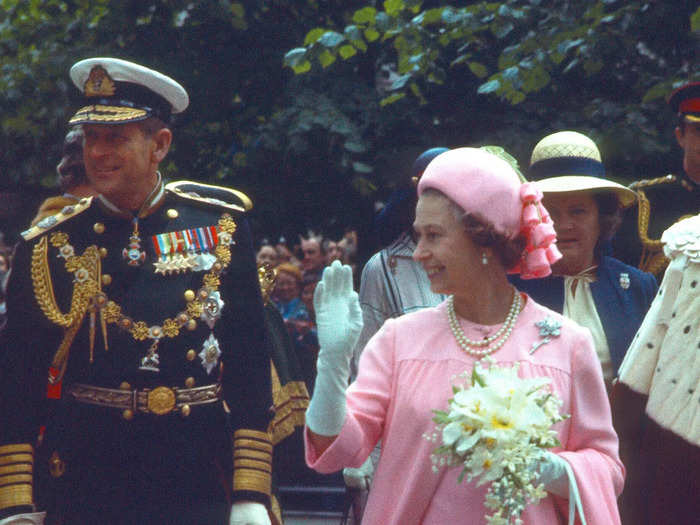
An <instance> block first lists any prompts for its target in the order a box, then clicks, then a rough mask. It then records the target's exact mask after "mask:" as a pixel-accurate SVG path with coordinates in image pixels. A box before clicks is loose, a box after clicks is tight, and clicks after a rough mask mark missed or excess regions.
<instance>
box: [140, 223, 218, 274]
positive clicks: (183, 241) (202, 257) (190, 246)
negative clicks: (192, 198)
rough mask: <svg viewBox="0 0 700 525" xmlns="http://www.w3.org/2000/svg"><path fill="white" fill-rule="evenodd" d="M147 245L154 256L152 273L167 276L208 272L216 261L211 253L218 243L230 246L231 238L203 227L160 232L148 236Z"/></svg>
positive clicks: (212, 228)
mask: <svg viewBox="0 0 700 525" xmlns="http://www.w3.org/2000/svg"><path fill="white" fill-rule="evenodd" d="M151 242H152V244H153V249H154V251H155V253H156V261H155V262H154V263H153V267H154V271H155V273H160V274H163V275H169V274H171V273H180V272H186V271H188V270H193V271H196V272H197V271H206V270H209V269H211V267H212V265H213V264H214V262H215V261H216V256H215V255H214V254H213V253H212V252H213V251H214V250H215V248H216V247H217V246H218V245H219V244H230V243H231V236H230V234H227V233H226V232H220V231H219V229H218V228H217V226H203V227H201V228H192V229H188V230H180V231H173V232H167V233H160V234H158V235H154V236H153V237H151Z"/></svg>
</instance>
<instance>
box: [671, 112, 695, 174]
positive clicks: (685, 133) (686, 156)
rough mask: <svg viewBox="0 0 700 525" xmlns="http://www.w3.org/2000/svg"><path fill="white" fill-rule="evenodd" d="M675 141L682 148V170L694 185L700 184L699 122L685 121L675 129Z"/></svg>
mask: <svg viewBox="0 0 700 525" xmlns="http://www.w3.org/2000/svg"><path fill="white" fill-rule="evenodd" d="M676 140H677V141H678V145H679V146H680V147H681V148H683V170H684V171H685V173H686V174H687V175H688V177H690V179H691V180H692V181H693V182H695V183H696V184H700V122H689V121H687V120H686V122H685V125H684V126H683V127H680V126H679V127H677V128H676Z"/></svg>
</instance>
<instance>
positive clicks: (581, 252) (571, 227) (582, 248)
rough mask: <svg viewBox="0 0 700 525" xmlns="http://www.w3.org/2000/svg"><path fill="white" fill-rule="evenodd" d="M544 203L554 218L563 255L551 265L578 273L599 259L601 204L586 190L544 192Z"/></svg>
mask: <svg viewBox="0 0 700 525" xmlns="http://www.w3.org/2000/svg"><path fill="white" fill-rule="evenodd" d="M542 202H543V204H544V206H545V208H547V211H549V214H550V215H551V217H552V221H553V222H554V230H555V231H556V232H557V247H558V248H559V251H560V252H561V253H562V255H563V257H562V259H561V260H560V261H559V262H558V263H556V264H555V265H554V266H553V267H552V269H553V271H554V272H555V273H558V274H562V275H576V274H577V273H579V272H581V271H583V270H585V269H587V268H589V267H590V266H592V265H594V264H595V263H596V256H595V247H596V243H597V242H598V237H600V223H599V212H598V205H597V204H596V201H595V199H594V198H593V195H591V194H590V193H589V192H585V191H577V192H571V193H545V195H544V199H543V201H542Z"/></svg>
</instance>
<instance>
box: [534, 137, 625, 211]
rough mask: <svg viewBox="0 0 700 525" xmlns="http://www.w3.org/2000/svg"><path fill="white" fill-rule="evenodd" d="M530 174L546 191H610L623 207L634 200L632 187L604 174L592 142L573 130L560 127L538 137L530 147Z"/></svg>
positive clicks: (596, 149) (541, 188)
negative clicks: (562, 129) (560, 128)
mask: <svg viewBox="0 0 700 525" xmlns="http://www.w3.org/2000/svg"><path fill="white" fill-rule="evenodd" d="M529 177H530V179H531V180H534V181H535V183H536V184H537V187H538V188H539V189H540V190H541V191H542V192H543V193H544V194H545V195H546V194H547V193H569V192H573V191H592V192H612V193H614V194H615V195H617V198H618V201H619V202H620V206H622V207H623V208H627V207H629V206H632V205H633V204H634V203H635V202H636V200H637V195H636V193H634V191H632V190H630V189H629V188H627V187H625V186H623V185H622V184H618V183H617V182H614V181H612V180H610V179H608V178H606V176H605V167H604V166H603V163H602V162H601V158H600V151H598V147H597V146H596V145H595V142H593V141H592V140H591V139H590V138H588V137H587V136H586V135H584V134H582V133H578V132H576V131H559V132H557V133H552V134H551V135H547V136H546V137H544V138H543V139H542V140H540V141H539V142H538V143H537V145H536V146H535V148H534V149H533V150H532V156H531V158H530V170H529Z"/></svg>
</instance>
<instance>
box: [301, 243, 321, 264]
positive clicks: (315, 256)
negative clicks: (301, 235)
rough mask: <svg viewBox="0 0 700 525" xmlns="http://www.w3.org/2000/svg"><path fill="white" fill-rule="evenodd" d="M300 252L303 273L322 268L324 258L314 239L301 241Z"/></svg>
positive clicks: (319, 246)
mask: <svg viewBox="0 0 700 525" xmlns="http://www.w3.org/2000/svg"><path fill="white" fill-rule="evenodd" d="M301 251H302V253H303V254H304V258H303V259H302V261H301V265H302V267H303V268H304V270H305V271H309V270H318V269H320V268H323V265H324V263H325V257H324V255H323V253H322V252H321V245H320V244H319V242H318V241H317V240H316V239H304V240H302V241H301Z"/></svg>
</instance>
